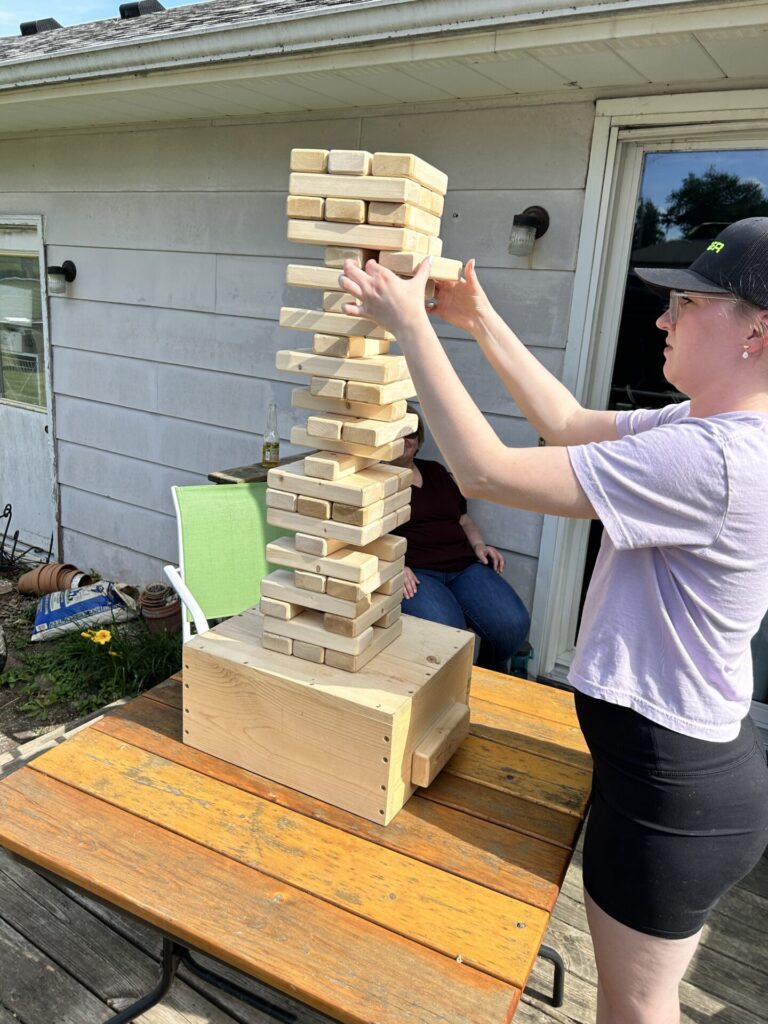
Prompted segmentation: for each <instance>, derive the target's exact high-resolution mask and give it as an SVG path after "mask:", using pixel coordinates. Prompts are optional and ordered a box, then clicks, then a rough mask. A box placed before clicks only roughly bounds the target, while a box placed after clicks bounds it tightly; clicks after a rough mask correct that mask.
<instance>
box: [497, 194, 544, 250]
mask: <svg viewBox="0 0 768 1024" xmlns="http://www.w3.org/2000/svg"><path fill="white" fill-rule="evenodd" d="M548 227H549V214H548V213H547V211H546V210H545V209H544V207H543V206H527V207H526V208H525V209H524V210H523V212H522V213H516V214H515V216H514V217H513V218H512V231H511V233H510V236H509V246H508V247H507V251H508V252H509V254H510V255H511V256H530V255H531V253H532V252H533V245H534V242H535V241H536V239H537V238H541V236H542V235H543V234H544V233H545V232H546V230H547V228H548Z"/></svg>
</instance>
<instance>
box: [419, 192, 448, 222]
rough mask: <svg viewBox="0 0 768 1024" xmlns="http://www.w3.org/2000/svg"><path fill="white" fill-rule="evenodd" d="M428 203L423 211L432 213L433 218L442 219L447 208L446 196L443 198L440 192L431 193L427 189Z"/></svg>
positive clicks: (423, 207)
mask: <svg viewBox="0 0 768 1024" xmlns="http://www.w3.org/2000/svg"><path fill="white" fill-rule="evenodd" d="M426 195H427V201H426V202H425V203H424V205H423V206H422V209H424V210H426V211H427V213H431V214H432V216H433V217H442V215H443V210H444V208H445V196H441V195H440V194H439V193H438V192H430V191H429V189H426Z"/></svg>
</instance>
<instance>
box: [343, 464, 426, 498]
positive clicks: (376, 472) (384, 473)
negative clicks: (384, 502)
mask: <svg viewBox="0 0 768 1024" xmlns="http://www.w3.org/2000/svg"><path fill="white" fill-rule="evenodd" d="M365 472H366V476H372V477H374V479H376V480H380V481H381V483H382V485H383V487H384V497H385V498H388V497H389V496H390V494H395V492H396V491H402V490H405V489H406V488H407V487H410V486H411V484H412V483H413V470H412V469H408V468H407V466H390V465H388V464H387V463H386V462H381V463H379V464H378V465H376V466H371V468H370V469H367V470H366V471H365ZM349 504H350V505H351V504H352V502H349Z"/></svg>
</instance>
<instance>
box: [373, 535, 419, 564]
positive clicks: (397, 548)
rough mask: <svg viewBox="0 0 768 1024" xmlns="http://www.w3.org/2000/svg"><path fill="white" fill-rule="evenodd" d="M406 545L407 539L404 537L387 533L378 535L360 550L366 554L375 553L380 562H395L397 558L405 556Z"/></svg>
mask: <svg viewBox="0 0 768 1024" xmlns="http://www.w3.org/2000/svg"><path fill="white" fill-rule="evenodd" d="M407 547H408V541H407V540H406V539H405V537H393V536H391V535H388V536H386V537H380V538H379V539H378V540H375V541H373V543H372V544H366V545H365V546H364V547H363V549H362V550H363V552H364V553H365V554H366V555H375V556H376V557H377V558H378V559H379V560H380V561H382V562H395V561H397V559H398V558H404V557H405V550H406V548H407Z"/></svg>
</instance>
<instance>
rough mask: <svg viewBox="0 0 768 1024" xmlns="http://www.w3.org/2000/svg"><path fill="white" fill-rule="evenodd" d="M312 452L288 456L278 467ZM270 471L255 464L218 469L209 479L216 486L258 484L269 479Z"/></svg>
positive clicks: (281, 460) (258, 463) (259, 464)
mask: <svg viewBox="0 0 768 1024" xmlns="http://www.w3.org/2000/svg"><path fill="white" fill-rule="evenodd" d="M310 454H311V453H310V452H302V454H301V455H286V457H285V458H284V459H280V461H279V462H278V466H286V465H287V464H288V463H289V462H298V461H299V459H303V458H305V457H306V456H307V455H310ZM268 472H269V470H268V469H265V468H264V466H262V464H261V463H260V462H254V463H253V464H252V465H250V466H235V467H234V469H217V470H214V472H212V473H209V474H208V479H209V480H211V481H212V482H213V483H215V484H258V483H262V482H263V481H264V480H266V479H267V473H268Z"/></svg>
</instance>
